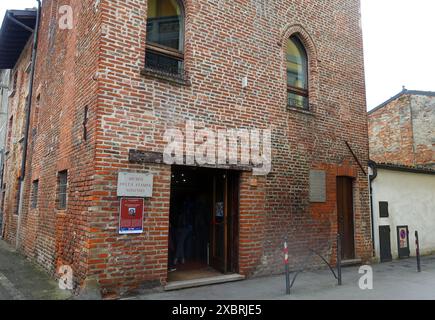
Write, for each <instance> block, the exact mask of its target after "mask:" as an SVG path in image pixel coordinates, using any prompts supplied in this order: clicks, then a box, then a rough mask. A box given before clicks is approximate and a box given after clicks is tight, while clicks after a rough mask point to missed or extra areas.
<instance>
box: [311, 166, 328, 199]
mask: <svg viewBox="0 0 435 320" xmlns="http://www.w3.org/2000/svg"><path fill="white" fill-rule="evenodd" d="M310 202H326V172H325V171H321V170H311V171H310Z"/></svg>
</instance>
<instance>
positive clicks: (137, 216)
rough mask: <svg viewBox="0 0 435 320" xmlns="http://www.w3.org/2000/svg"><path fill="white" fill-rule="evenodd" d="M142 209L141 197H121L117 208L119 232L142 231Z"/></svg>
mask: <svg viewBox="0 0 435 320" xmlns="http://www.w3.org/2000/svg"><path fill="white" fill-rule="evenodd" d="M144 209H145V205H144V199H143V198H122V199H121V201H120V210H119V211H120V212H119V233H120V234H138V233H143V219H144Z"/></svg>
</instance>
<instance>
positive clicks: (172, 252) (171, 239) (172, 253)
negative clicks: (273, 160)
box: [168, 223, 177, 272]
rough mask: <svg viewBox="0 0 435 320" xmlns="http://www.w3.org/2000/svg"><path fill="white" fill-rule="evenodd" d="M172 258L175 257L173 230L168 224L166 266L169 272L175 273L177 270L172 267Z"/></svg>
mask: <svg viewBox="0 0 435 320" xmlns="http://www.w3.org/2000/svg"><path fill="white" fill-rule="evenodd" d="M174 256H175V241H174V228H173V226H172V224H171V223H169V265H168V271H169V272H174V271H177V268H176V266H175V265H174Z"/></svg>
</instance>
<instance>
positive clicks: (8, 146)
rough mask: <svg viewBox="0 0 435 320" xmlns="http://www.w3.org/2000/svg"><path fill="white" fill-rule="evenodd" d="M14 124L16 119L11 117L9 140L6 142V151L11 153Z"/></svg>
mask: <svg viewBox="0 0 435 320" xmlns="http://www.w3.org/2000/svg"><path fill="white" fill-rule="evenodd" d="M13 124H14V117H10V118H9V123H8V138H7V139H8V140H7V142H6V149H7V150H8V151H9V150H11V144H12V126H13Z"/></svg>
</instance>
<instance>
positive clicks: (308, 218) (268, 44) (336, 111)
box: [91, 0, 371, 286]
mask: <svg viewBox="0 0 435 320" xmlns="http://www.w3.org/2000/svg"><path fill="white" fill-rule="evenodd" d="M101 8H102V10H103V23H106V24H107V29H105V30H106V35H103V37H102V52H101V64H100V68H101V70H100V71H101V78H100V84H101V85H100V102H101V103H100V107H101V108H100V111H101V114H100V116H101V118H100V119H101V131H100V132H99V133H100V134H99V136H98V142H97V157H96V160H97V168H100V167H101V171H97V176H99V178H97V179H101V180H104V181H107V187H105V188H104V190H105V191H106V192H107V194H105V195H104V197H102V198H101V208H102V209H104V213H103V212H101V215H103V216H104V217H106V219H105V220H104V223H102V229H99V230H98V232H101V235H100V236H98V240H96V241H101V244H100V245H98V246H101V247H104V246H106V245H107V243H106V242H107V241H105V240H104V239H105V238H106V237H110V236H112V237H114V239H112V240H113V241H114V242H113V244H112V245H111V246H112V247H113V246H116V248H117V249H116V250H115V251H111V250H109V252H108V254H109V256H107V257H105V258H103V259H100V260H98V261H97V262H98V263H99V264H100V265H101V266H102V268H101V271H99V272H100V274H101V277H102V279H104V283H105V284H107V285H108V286H115V285H120V284H126V283H127V284H130V283H131V284H132V285H133V284H134V283H136V282H137V283H140V282H143V281H151V282H152V281H154V283H157V282H158V281H162V280H164V279H165V277H166V271H165V267H166V260H165V257H166V250H167V241H168V239H167V231H168V230H167V228H166V226H167V223H168V222H167V219H168V214H169V212H168V208H169V206H168V201H169V194H168V192H169V179H167V185H166V190H165V193H164V194H162V195H160V193H158V194H157V196H155V197H153V198H152V199H150V200H148V201H149V206H150V207H151V208H153V209H152V210H154V208H156V207H157V208H159V209H158V210H157V211H158V213H154V214H155V216H156V217H158V218H159V220H156V221H155V220H152V219H149V220H147V221H146V222H145V225H146V228H151V229H159V228H161V233H160V237H159V239H160V240H159V241H158V243H159V246H158V247H157V248H158V249H156V247H155V244H156V242H155V238H152V237H151V238H150V236H149V235H147V234H145V235H143V236H116V227H117V224H118V220H117V215H118V212H117V210H118V208H117V205H116V204H117V198H116V184H115V183H116V175H117V173H118V171H119V170H120V169H122V170H127V169H128V170H133V171H143V172H147V171H148V170H151V171H154V170H157V171H163V172H165V177H166V176H169V168H167V167H165V166H163V165H161V166H158V165H156V166H152V167H151V168H149V167H147V166H140V165H131V164H129V163H128V151H129V149H132V148H133V149H140V150H144V151H156V152H162V151H163V147H164V143H163V141H162V138H163V133H164V130H165V129H167V128H174V127H182V126H183V125H184V122H185V120H187V119H192V120H195V121H196V122H200V123H202V124H203V125H204V126H206V127H207V128H210V129H214V130H216V129H218V128H239V127H248V128H249V127H255V128H260V129H262V128H269V127H270V128H272V129H273V134H272V140H273V172H272V173H271V174H270V175H269V176H268V177H267V178H260V179H259V181H258V186H257V187H252V186H250V184H249V178H250V174H248V173H244V174H243V175H242V183H241V195H240V197H241V204H240V271H241V273H244V274H247V275H258V274H270V273H277V272H281V270H282V253H281V251H282V240H283V238H284V236H285V234H289V235H290V237H291V240H292V241H291V248H290V251H291V254H292V262H293V265H296V264H297V263H299V262H300V260H301V257H302V256H303V255H304V254H306V250H307V249H308V248H310V247H322V246H325V243H328V241H330V240H331V238H332V239H335V234H336V232H337V226H336V219H337V218H336V206H335V200H334V199H335V182H334V181H335V177H336V175H337V170H336V169H335V168H338V167H340V165H342V164H343V163H347V165H348V166H350V167H351V168H352V170H351V171H352V173H355V177H356V181H355V190H354V191H355V211H356V213H355V215H356V239H357V254H358V256H359V257H361V258H363V259H364V260H367V259H369V258H370V257H371V240H370V236H371V235H370V214H369V202H368V190H367V189H368V187H367V185H368V183H367V178H366V177H365V176H364V175H363V174H362V172H361V171H360V169H359V168H358V166H357V164H356V162H355V161H354V159H353V157H352V155H351V153H350V151H349V150H348V148H347V147H346V144H345V141H348V142H349V143H350V144H351V145H352V147H353V148H354V150H355V152H356V154H357V155H358V157H359V158H360V160H361V162H362V164H363V165H364V166H365V167H366V166H367V160H368V138H367V115H366V112H365V88H364V72H363V71H364V70H363V56H362V41H361V29H360V24H359V23H360V20H359V18H360V17H359V2H358V1H348V0H343V1H328V2H327V3H321V2H317V1H316V2H310V3H307V2H305V1H280V2H273V3H268V4H266V5H265V6H259V5H257V3H254V2H246V1H219V2H200V1H190V0H186V1H185V10H186V35H185V38H186V43H185V51H186V52H185V63H186V70H187V71H188V73H189V80H190V82H191V85H190V86H189V85H186V86H184V85H176V84H173V83H169V82H165V81H162V80H158V79H155V78H153V77H150V76H141V75H140V70H141V69H142V68H143V67H144V55H145V39H146V19H145V17H146V12H147V7H146V2H144V1H138V0H128V1H111V2H110V5H109V3H108V2H107V1H103V2H102V3H101ZM133 8H134V9H133ZM262 8H264V9H265V10H261V9H262ZM318 12H323V14H322V16H319V15H318ZM292 32H298V33H299V34H300V36H301V38H302V40H303V41H304V43H305V45H306V46H307V50H308V51H309V56H310V87H311V90H310V101H311V104H312V105H311V107H312V112H311V113H301V112H297V111H293V110H287V108H286V89H285V84H286V80H285V55H284V49H283V46H282V44H283V42H284V41H285V39H286V38H287V37H288V36H289V35H290V34H291V33H292ZM243 76H248V78H249V86H248V88H247V89H246V90H242V88H241V78H242V77H243ZM320 165H321V166H325V167H327V168H328V170H329V171H328V173H329V175H328V177H329V179H328V181H329V183H328V190H327V192H328V202H327V203H326V204H324V205H317V206H311V205H310V203H309V199H308V178H309V170H310V169H311V168H316V167H318V166H320ZM329 168H332V169H329ZM157 178H158V179H159V177H157ZM101 191H103V190H101ZM109 216H110V218H109ZM157 221H158V223H157ZM106 239H107V238H106ZM139 244H140V245H139ZM138 246H139V247H138ZM132 247H134V248H135V249H134V250H133V249H132ZM332 250H333V248H330V249H329V250H327V255H328V256H330V255H331V253H332ZM156 255H157V256H156ZM93 256H95V255H94V254H93ZM150 260H151V261H157V263H156V265H155V266H154V267H150V268H145V267H144V265H145V264H147V263H148V261H150ZM136 261H141V263H142V265H141V266H138V265H137V263H136ZM103 267H104V268H106V271H102V270H103V269H104V268H103ZM91 269H92V270H94V269H95V270H97V269H98V268H94V267H91ZM136 269H138V270H136ZM108 271H109V272H108ZM134 271H137V272H134Z"/></svg>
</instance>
